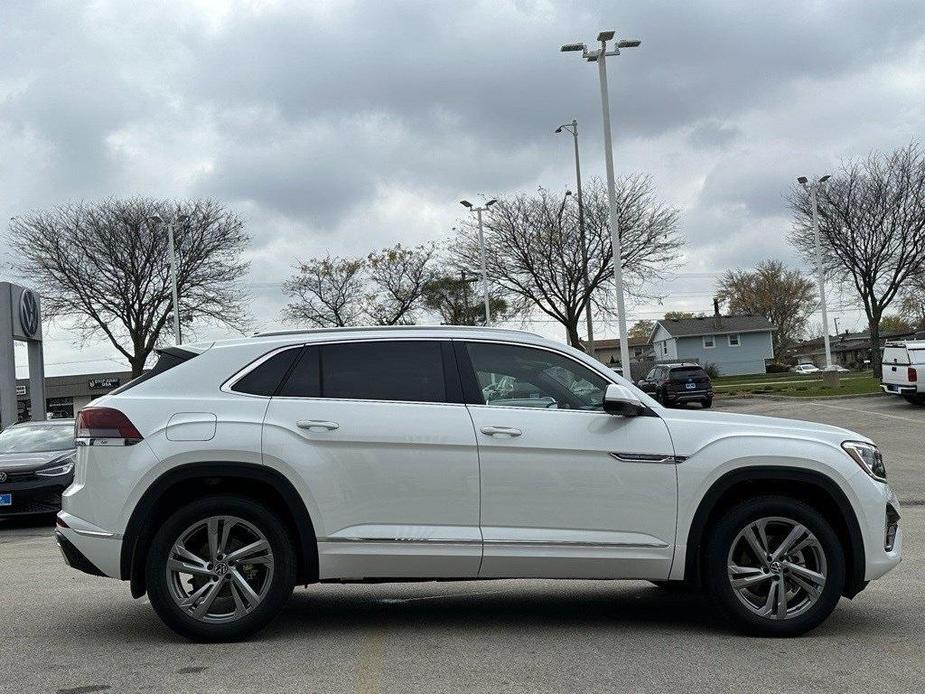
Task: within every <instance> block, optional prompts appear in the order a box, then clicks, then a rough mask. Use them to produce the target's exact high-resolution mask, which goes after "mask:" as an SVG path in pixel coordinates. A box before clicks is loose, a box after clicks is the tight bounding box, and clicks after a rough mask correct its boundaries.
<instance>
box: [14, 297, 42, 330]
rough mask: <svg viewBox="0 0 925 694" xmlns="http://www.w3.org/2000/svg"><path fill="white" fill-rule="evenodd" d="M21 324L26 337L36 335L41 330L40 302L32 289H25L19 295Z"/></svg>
mask: <svg viewBox="0 0 925 694" xmlns="http://www.w3.org/2000/svg"><path fill="white" fill-rule="evenodd" d="M19 326H20V327H21V328H22V331H23V333H24V334H25V335H26V337H35V334H36V333H37V332H38V330H39V302H38V300H37V299H36V298H35V294H33V293H32V290H31V289H23V290H22V294H21V295H20V297H19Z"/></svg>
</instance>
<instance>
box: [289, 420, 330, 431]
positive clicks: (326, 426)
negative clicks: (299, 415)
mask: <svg viewBox="0 0 925 694" xmlns="http://www.w3.org/2000/svg"><path fill="white" fill-rule="evenodd" d="M296 426H297V427H299V429H308V430H309V431H313V430H315V429H320V430H322V431H334V430H335V429H339V428H340V424H338V423H337V422H326V421H324V420H323V419H300V420H299V421H298V422H296Z"/></svg>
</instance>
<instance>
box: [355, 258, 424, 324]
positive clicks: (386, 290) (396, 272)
mask: <svg viewBox="0 0 925 694" xmlns="http://www.w3.org/2000/svg"><path fill="white" fill-rule="evenodd" d="M434 253H435V248H434V246H433V245H425V246H417V247H415V248H404V247H403V246H402V245H401V244H397V245H395V246H393V247H392V248H383V249H382V250H381V251H379V252H378V253H370V254H369V256H368V257H367V259H366V266H367V271H368V273H369V281H370V284H371V288H372V293H371V294H370V295H369V296H368V297H367V300H366V312H367V314H368V316H369V318H370V320H371V321H372V322H373V323H375V324H376V325H408V324H411V323H414V320H415V313H416V311H417V309H418V308H420V307H421V305H422V304H423V300H424V295H425V292H426V289H427V286H428V285H429V284H430V283H431V282H432V281H433V280H434V278H435V277H436V270H435V269H434V267H433V262H432V261H433V259H434Z"/></svg>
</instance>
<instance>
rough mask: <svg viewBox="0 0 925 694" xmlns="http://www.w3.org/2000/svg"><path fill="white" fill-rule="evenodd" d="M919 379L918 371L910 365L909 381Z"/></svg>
mask: <svg viewBox="0 0 925 694" xmlns="http://www.w3.org/2000/svg"><path fill="white" fill-rule="evenodd" d="M918 380H919V372H918V371H916V370H915V369H914V368H912V367H911V366H910V367H909V383H915V382H916V381H918Z"/></svg>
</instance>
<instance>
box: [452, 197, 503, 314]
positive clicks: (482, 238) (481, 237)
mask: <svg viewBox="0 0 925 694" xmlns="http://www.w3.org/2000/svg"><path fill="white" fill-rule="evenodd" d="M496 202H498V201H497V200H495V199H494V198H492V199H491V200H489V201H488V202H486V203H485V204H484V205H482V207H475V206H474V205H473V204H472V203H471V202H469V201H468V200H460V201H459V204H460V205H462V206H463V207H465V208H467V209H468V210H469V211H470V212H475V213H476V215H477V216H478V220H479V253H480V254H481V256H482V258H481V259H482V299H483V300H484V301H485V325H491V309H489V308H488V270H487V265H486V263H485V231H484V230H483V228H482V213H483V212H484V211H485V210H487V209H488V208H489V207H491V206H492V205H494V204H495V203H496Z"/></svg>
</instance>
